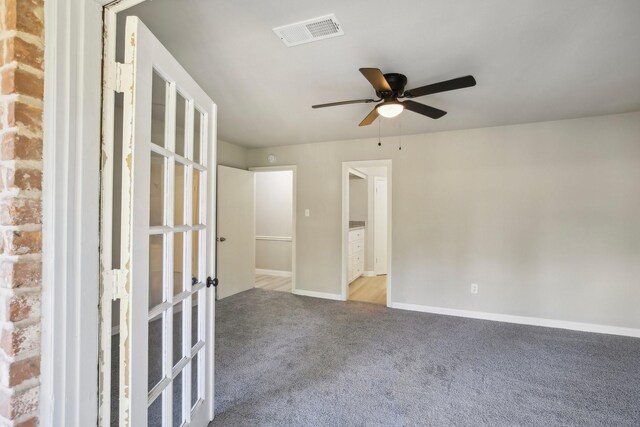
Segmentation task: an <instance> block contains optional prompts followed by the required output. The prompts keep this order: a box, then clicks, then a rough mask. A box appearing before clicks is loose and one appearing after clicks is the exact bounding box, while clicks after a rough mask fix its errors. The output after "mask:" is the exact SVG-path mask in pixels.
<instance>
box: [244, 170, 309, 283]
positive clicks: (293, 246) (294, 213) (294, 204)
mask: <svg viewBox="0 0 640 427" xmlns="http://www.w3.org/2000/svg"><path fill="white" fill-rule="evenodd" d="M249 170H250V171H253V172H280V171H291V172H292V177H291V179H292V199H293V200H292V205H291V209H292V212H291V293H295V291H296V242H297V238H296V229H297V221H296V217H297V214H298V212H297V211H298V203H297V202H298V188H297V173H298V172H297V171H298V168H297V166H296V165H284V166H261V167H254V168H249ZM254 198H255V196H254ZM254 207H255V201H254Z"/></svg>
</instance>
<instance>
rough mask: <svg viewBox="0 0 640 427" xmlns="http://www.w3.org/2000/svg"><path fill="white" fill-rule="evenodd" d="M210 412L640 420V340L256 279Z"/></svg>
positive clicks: (234, 321) (524, 422)
mask: <svg viewBox="0 0 640 427" xmlns="http://www.w3.org/2000/svg"><path fill="white" fill-rule="evenodd" d="M215 369H216V418H215V420H214V422H213V423H212V425H213V426H234V427H237V426H417V425H420V426H558V425H562V426H640V340H638V339H633V338H624V337H615V336H609V335H599V334H590V333H581V332H571V331H564V330H558V329H549V328H539V327H530V326H520V325H510V324H506V323H497V322H489V321H481V320H471V319H463V318H456V317H448V316H439V315H431V314H424V313H412V312H406V311H400V310H390V309H387V308H385V307H381V306H376V305H372V304H363V303H353V302H348V303H344V302H336V301H326V300H321V299H315V298H308V297H300V296H294V295H291V294H286V293H283V292H273V291H265V290H260V289H253V290H249V291H246V292H243V293H240V294H237V295H234V296H231V297H229V298H226V299H224V300H222V301H219V302H218V303H217V306H216V366H215Z"/></svg>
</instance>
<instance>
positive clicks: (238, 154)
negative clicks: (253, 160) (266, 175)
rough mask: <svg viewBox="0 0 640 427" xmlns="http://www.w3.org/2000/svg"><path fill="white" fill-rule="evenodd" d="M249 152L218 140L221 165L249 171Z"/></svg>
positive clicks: (219, 162)
mask: <svg viewBox="0 0 640 427" xmlns="http://www.w3.org/2000/svg"><path fill="white" fill-rule="evenodd" d="M247 152H248V150H247V149H246V148H244V147H240V146H239V145H235V144H231V143H229V142H225V141H220V140H218V164H219V165H222V166H229V167H231V168H238V169H247Z"/></svg>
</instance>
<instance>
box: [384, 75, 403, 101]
mask: <svg viewBox="0 0 640 427" xmlns="http://www.w3.org/2000/svg"><path fill="white" fill-rule="evenodd" d="M384 78H385V80H386V81H387V83H389V87H391V93H388V92H376V94H377V95H378V96H379V97H380V98H382V99H387V98H396V97H398V96H401V95H402V94H403V93H404V88H405V86H406V85H407V77H406V76H405V75H404V74H398V73H387V74H385V75H384Z"/></svg>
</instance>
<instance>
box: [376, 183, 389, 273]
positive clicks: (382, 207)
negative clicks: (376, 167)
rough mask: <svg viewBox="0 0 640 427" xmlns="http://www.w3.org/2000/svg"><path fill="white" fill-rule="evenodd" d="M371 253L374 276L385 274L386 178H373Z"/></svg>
mask: <svg viewBox="0 0 640 427" xmlns="http://www.w3.org/2000/svg"><path fill="white" fill-rule="evenodd" d="M374 185H375V191H374V197H373V226H374V229H373V239H374V240H373V242H374V243H373V253H374V256H375V263H374V270H375V274H376V275H381V274H387V178H382V177H375V182H374Z"/></svg>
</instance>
